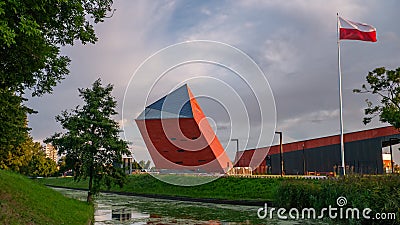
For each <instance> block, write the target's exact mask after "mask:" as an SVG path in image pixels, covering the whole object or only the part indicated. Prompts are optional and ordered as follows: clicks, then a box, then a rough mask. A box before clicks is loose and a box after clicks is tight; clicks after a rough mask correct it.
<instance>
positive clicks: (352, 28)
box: [339, 17, 376, 42]
mask: <svg viewBox="0 0 400 225" xmlns="http://www.w3.org/2000/svg"><path fill="white" fill-rule="evenodd" d="M339 33H340V35H339V39H340V40H342V39H347V40H360V41H371V42H376V28H375V27H373V26H371V25H369V24H365V23H357V22H353V21H350V20H346V19H343V18H342V17H339Z"/></svg>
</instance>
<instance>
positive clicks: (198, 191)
mask: <svg viewBox="0 0 400 225" xmlns="http://www.w3.org/2000/svg"><path fill="white" fill-rule="evenodd" d="M187 179H201V178H196V177H192V178H187ZM41 182H43V183H46V184H50V185H56V186H64V187H78V188H87V182H86V181H81V182H74V181H73V179H72V178H51V179H43V180H41ZM111 190H112V191H118V192H130V193H139V194H158V195H168V196H184V197H192V198H214V199H228V200H257V201H273V203H274V205H276V206H280V207H285V208H287V209H289V208H292V207H293V208H297V209H302V208H308V207H313V208H314V209H316V210H317V211H319V210H320V209H321V208H325V207H328V206H329V205H331V206H333V207H336V206H337V202H336V200H337V199H338V197H340V196H343V197H345V198H346V199H347V204H346V205H345V206H344V207H347V208H358V209H361V210H362V209H364V208H371V209H372V213H371V215H372V216H373V215H374V213H395V214H396V219H394V220H378V221H377V220H374V221H373V222H374V223H373V224H400V176H396V175H394V176H386V175H381V176H379V175H378V176H347V177H345V178H339V179H329V180H303V179H291V178H287V179H286V178H269V179H266V178H238V177H223V178H220V179H217V180H215V181H213V182H210V183H206V184H203V185H200V186H193V187H184V186H175V185H171V184H166V183H164V182H162V181H159V180H157V179H156V178H154V177H152V176H150V175H133V176H129V178H128V183H127V184H126V185H125V186H124V187H123V188H122V189H120V188H118V187H114V188H112V189H111ZM364 222H371V220H369V221H366V220H363V219H359V220H352V222H351V223H352V224H361V223H364Z"/></svg>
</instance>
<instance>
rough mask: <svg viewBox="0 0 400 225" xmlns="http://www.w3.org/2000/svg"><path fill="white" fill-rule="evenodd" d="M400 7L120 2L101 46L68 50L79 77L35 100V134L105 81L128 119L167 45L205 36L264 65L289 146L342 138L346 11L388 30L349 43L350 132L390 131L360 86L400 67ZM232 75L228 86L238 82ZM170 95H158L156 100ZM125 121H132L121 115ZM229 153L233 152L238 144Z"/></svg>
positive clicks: (138, 150) (47, 131) (139, 150)
mask: <svg viewBox="0 0 400 225" xmlns="http://www.w3.org/2000/svg"><path fill="white" fill-rule="evenodd" d="M399 6H400V2H398V1H394V0H391V1H384V2H382V1H379V2H378V1H372V0H371V1H361V0H360V1H345V0H342V1H301V0H293V1H264V0H263V1H261V0H260V1H234V2H231V1H218V2H214V1H204V2H203V1H202V2H199V1H162V2H158V1H117V2H115V5H114V7H115V8H116V9H117V11H116V12H115V14H114V16H113V17H112V18H111V19H108V20H106V22H105V23H103V24H99V25H98V26H97V28H96V31H97V34H98V36H99V42H98V43H97V44H96V45H87V46H81V45H80V44H76V45H75V46H72V47H66V48H64V49H63V53H64V54H66V55H69V56H70V57H71V59H72V63H71V68H70V69H71V75H70V76H69V77H68V78H66V80H65V81H63V82H62V83H61V84H60V85H59V86H57V87H56V88H55V90H54V94H53V95H46V96H44V97H42V98H40V99H39V98H33V99H30V102H29V105H30V106H32V107H33V108H35V109H37V110H38V111H39V114H37V115H33V116H30V118H29V120H30V126H31V127H32V128H33V131H32V135H33V136H34V138H35V139H37V140H41V139H44V138H45V137H48V136H49V135H51V134H52V133H54V132H55V131H60V127H59V126H58V125H57V124H56V122H55V121H54V119H53V118H54V116H55V115H57V114H59V113H60V112H61V110H63V109H71V108H73V107H74V106H75V105H77V104H82V103H81V102H80V100H79V98H78V92H77V88H78V87H88V86H89V85H90V84H91V83H92V82H93V81H94V80H96V79H97V78H98V77H101V78H102V79H103V82H104V83H113V84H115V90H114V95H115V96H116V99H117V100H118V105H119V106H118V110H119V112H121V110H122V99H123V96H124V91H125V87H126V85H127V83H128V81H129V79H130V77H131V75H132V74H133V73H134V71H135V69H136V68H137V67H138V66H139V65H140V63H142V62H143V61H144V60H145V59H146V58H147V57H149V56H150V55H151V54H153V53H154V52H156V51H157V50H159V49H161V48H163V47H166V46H168V45H170V44H175V43H177V42H180V41H187V40H196V39H208V40H215V41H220V42H225V43H228V44H231V45H233V46H235V47H237V48H239V49H241V50H243V51H244V52H246V53H247V54H248V55H249V56H250V57H251V58H252V59H253V60H254V61H255V62H256V63H257V64H258V65H259V66H260V67H261V69H262V70H263V71H264V72H265V74H266V77H267V79H268V81H269V83H270V86H271V88H272V90H273V93H274V97H275V101H276V106H277V119H278V120H277V129H278V130H282V131H283V132H284V140H285V141H295V140H302V139H308V138H314V137H320V136H325V135H332V134H337V133H338V132H339V118H338V106H339V103H338V86H337V45H336V12H339V13H340V14H341V15H342V16H343V17H345V18H348V19H351V20H354V21H360V22H366V23H369V24H372V25H374V26H375V27H376V28H377V30H378V42H377V43H365V42H357V41H343V42H342V48H341V50H342V72H343V99H344V103H343V104H344V105H343V106H344V108H343V109H344V111H343V113H344V122H345V125H344V126H345V131H355V130H362V129H368V128H372V127H377V126H383V125H384V124H381V123H379V122H378V121H374V122H373V123H372V124H370V125H368V126H364V125H363V124H362V117H363V111H362V109H363V108H364V107H365V103H364V99H365V98H366V97H367V96H362V95H355V94H353V93H352V89H354V88H358V87H360V86H361V84H362V83H363V82H364V80H365V75H366V74H367V72H368V71H369V70H372V69H373V68H375V67H379V66H386V67H388V68H396V67H398V66H399V62H400V26H398V25H397V22H398V21H400V15H399V14H398V12H397V9H398V8H399ZM382 15H385V16H382ZM186 71H192V72H196V74H198V75H205V76H206V75H207V73H208V72H210V71H211V72H212V71H218V70H213V69H208V68H207V69H204V68H200V67H197V68H194V67H188V68H187V70H186ZM227 76H228V78H225V79H226V80H227V81H234V79H233V78H232V79H230V78H229V75H227ZM179 78H180V76H174V77H173V79H172V77H171V79H167V80H166V82H165V84H166V85H172V86H173V85H174V84H176V83H177V82H179ZM249 79H251V76H250V77H249ZM141 82H143V85H141V84H137V86H138V89H139V90H137V91H141V90H140V87H145V85H144V84H145V83H146V82H152V80H151V79H150V78H148V80H146V78H143V80H142V81H141ZM199 87H201V86H199ZM202 87H203V88H202V93H207V92H209V93H212V92H213V91H215V90H208V89H207V88H208V86H207V85H204V86H202ZM210 87H211V86H210ZM167 89H168V88H166V89H164V90H163V91H159V92H155V93H154V97H153V98H154V100H155V99H157V95H163V94H165V90H167ZM195 89H196V88H195ZM142 91H144V92H147V91H148V90H142ZM159 97H161V96H159ZM140 100H141V99H132V101H133V102H132V105H135V104H136V101H137V102H138V103H137V106H136V107H132V108H130V109H128V111H127V112H129V113H131V114H132V116H131V117H127V118H125V121H123V122H124V123H127V124H131V125H133V121H132V120H129V118H132V119H133V118H134V117H135V116H136V114H135V113H139V112H140V111H141V110H143V108H142V107H143V106H142V105H140V104H139V102H140ZM203 107H204V108H205V109H204V111H210V112H211V111H212V109H207V104H205V106H203ZM134 114H135V115H134ZM214 117H215V118H218V115H215V116H214ZM116 119H117V120H121V123H122V118H121V115H119V116H117V118H116ZM235 122H236V124H237V126H238V127H239V129H238V127H233V128H232V130H233V131H232V132H234V133H233V136H234V138H240V139H241V142H243V143H244V142H245V141H246V140H245V139H246V138H245V135H246V134H244V133H241V132H239V131H238V130H240V126H242V125H243V124H242V122H243V121H235ZM216 123H217V126H221V127H220V128H219V129H220V130H229V127H227V123H226V121H225V120H224V121H221V122H218V121H217V122H216ZM136 132H137V131H136ZM131 141H133V143H134V145H135V146H134V150H135V154H137V156H138V157H146V155H148V154H147V153H146V151H145V148H143V143H142V142H141V139H140V136H139V137H134V138H132V140H131ZM275 142H276V140H275ZM251 143H253V142H251ZM247 147H251V146H247ZM228 148H229V149H232V146H231V143H230V144H229V146H228ZM241 148H245V146H244V145H241Z"/></svg>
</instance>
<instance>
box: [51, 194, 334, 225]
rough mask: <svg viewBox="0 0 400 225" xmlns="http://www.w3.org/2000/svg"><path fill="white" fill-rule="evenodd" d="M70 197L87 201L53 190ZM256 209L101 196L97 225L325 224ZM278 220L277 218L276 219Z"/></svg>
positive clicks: (82, 195)
mask: <svg viewBox="0 0 400 225" xmlns="http://www.w3.org/2000/svg"><path fill="white" fill-rule="evenodd" d="M54 189H55V190H57V191H59V192H61V193H62V194H64V195H65V196H67V197H71V198H75V199H79V200H81V201H85V200H86V195H87V192H85V191H77V190H69V189H62V188H54ZM258 209H259V207H256V206H240V205H225V204H211V203H197V202H185V201H174V200H164V199H154V198H145V197H136V196H124V195H116V194H100V195H99V196H97V197H96V199H95V215H94V219H95V225H104V224H132V225H144V224H154V225H176V224H188V225H190V224H192V225H197V224H198V225H214V224H215V225H216V224H221V225H236V224H277V225H278V224H279V225H294V224H326V223H323V222H322V221H305V220H300V221H299V220H297V221H288V220H279V219H270V218H267V219H263V220H261V219H258V217H257V210H258ZM275 218H276V217H275Z"/></svg>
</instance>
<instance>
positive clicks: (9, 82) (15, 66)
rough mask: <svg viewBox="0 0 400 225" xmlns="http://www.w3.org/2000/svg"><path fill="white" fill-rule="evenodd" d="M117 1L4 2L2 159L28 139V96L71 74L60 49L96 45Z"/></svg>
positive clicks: (0, 18)
mask: <svg viewBox="0 0 400 225" xmlns="http://www.w3.org/2000/svg"><path fill="white" fill-rule="evenodd" d="M112 3H113V1H112V0H79V1H68V0H61V1H54V0H52V1H43V0H35V1H34V0H24V1H18V0H3V1H0V59H1V60H0V157H1V159H0V160H4V156H5V155H7V154H8V153H9V152H10V151H13V150H15V149H16V147H17V146H18V145H19V144H21V143H23V142H24V141H25V140H26V136H27V134H28V130H29V128H28V127H27V125H26V115H27V113H33V112H34V111H33V110H31V109H29V108H27V107H25V106H24V105H23V102H24V101H26V99H25V98H23V95H24V92H25V91H26V90H27V89H28V90H31V93H32V96H41V95H43V94H45V93H51V92H52V90H53V89H52V88H53V87H54V86H55V85H56V84H57V83H59V82H60V81H61V80H62V79H64V78H65V76H66V75H67V74H68V73H69V70H68V65H69V63H70V59H69V58H68V57H67V56H63V55H61V54H60V47H62V46H66V45H73V44H74V43H75V41H80V42H81V43H83V44H86V43H95V42H96V40H97V38H96V35H95V32H94V24H96V23H99V22H102V21H103V19H104V18H106V15H107V13H109V12H110V11H111V6H112Z"/></svg>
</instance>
